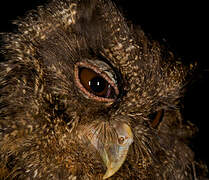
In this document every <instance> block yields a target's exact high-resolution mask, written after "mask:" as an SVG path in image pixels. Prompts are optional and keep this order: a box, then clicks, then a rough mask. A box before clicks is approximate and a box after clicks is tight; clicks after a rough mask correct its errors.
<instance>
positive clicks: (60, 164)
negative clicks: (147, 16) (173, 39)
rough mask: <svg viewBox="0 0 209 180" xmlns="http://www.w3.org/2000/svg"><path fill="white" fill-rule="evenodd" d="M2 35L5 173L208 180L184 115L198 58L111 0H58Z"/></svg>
mask: <svg viewBox="0 0 209 180" xmlns="http://www.w3.org/2000/svg"><path fill="white" fill-rule="evenodd" d="M15 23H16V24H17V25H18V30H17V31H16V32H13V33H6V34H3V36H2V39H3V45H2V47H1V53H2V54H3V55H4V61H1V63H0V179H18V180H19V179H31V180H33V179H34V180H41V179H50V180H102V179H109V180H111V179H112V180H116V179H118V180H119V179H120V180H129V179H140V180H162V179H164V180H191V179H195V180H196V179H197V178H203V176H204V173H201V172H202V171H201V167H202V166H203V165H201V164H200V163H199V162H197V161H196V160H195V155H194V152H193V151H192V149H191V148H190V147H189V142H190V140H191V137H192V136H193V135H194V133H195V132H196V130H197V128H196V127H195V126H194V125H193V124H192V123H190V122H188V121H186V120H184V119H183V117H182V113H181V108H182V101H181V99H182V97H183V94H184V91H185V87H186V84H187V82H188V81H189V79H190V78H191V75H192V73H193V72H194V71H195V64H190V65H185V64H183V63H182V62H181V61H180V60H179V59H178V58H176V56H175V55H174V54H173V53H172V52H170V51H169V50H168V49H167V48H166V47H164V46H163V45H161V44H159V43H158V42H156V41H154V40H152V39H150V38H149V37H147V36H146V34H145V33H144V32H143V30H142V29H141V28H140V27H139V26H136V25H134V24H132V23H131V22H130V21H128V20H127V19H126V18H125V17H124V15H123V13H122V12H121V11H120V10H119V9H118V7H117V6H116V5H115V4H114V2H112V1H110V0H52V1H51V2H49V3H48V4H46V5H43V6H40V7H38V8H37V10H34V11H31V12H29V13H28V14H27V15H26V17H25V18H24V19H20V20H17V21H15Z"/></svg>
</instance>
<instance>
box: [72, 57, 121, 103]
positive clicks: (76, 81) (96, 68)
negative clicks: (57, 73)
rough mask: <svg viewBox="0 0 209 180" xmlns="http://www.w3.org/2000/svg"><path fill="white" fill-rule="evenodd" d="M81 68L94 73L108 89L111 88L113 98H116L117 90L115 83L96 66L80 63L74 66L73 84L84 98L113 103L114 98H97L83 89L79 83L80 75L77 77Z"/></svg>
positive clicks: (84, 62) (86, 62) (85, 62)
mask: <svg viewBox="0 0 209 180" xmlns="http://www.w3.org/2000/svg"><path fill="white" fill-rule="evenodd" d="M81 68H87V69H89V70H91V71H93V72H95V73H96V74H98V76H99V77H101V78H103V79H104V80H105V81H106V82H107V83H108V87H109V86H111V88H112V89H113V90H114V94H115V96H118V94H119V90H118V87H117V85H116V83H115V82H114V81H113V80H112V79H111V78H110V77H109V76H108V75H107V73H105V71H103V70H101V69H100V68H98V67H97V66H95V65H93V64H92V63H90V62H88V61H82V62H78V63H76V64H75V70H74V71H75V83H76V85H77V87H79V89H80V90H81V92H82V93H83V94H84V95H85V96H87V98H90V99H93V100H96V101H100V102H114V101H115V98H106V97H100V96H97V95H95V94H93V93H91V92H90V91H89V90H87V89H86V88H85V87H84V85H83V84H82V83H81V80H80V75H79V74H80V69H81Z"/></svg>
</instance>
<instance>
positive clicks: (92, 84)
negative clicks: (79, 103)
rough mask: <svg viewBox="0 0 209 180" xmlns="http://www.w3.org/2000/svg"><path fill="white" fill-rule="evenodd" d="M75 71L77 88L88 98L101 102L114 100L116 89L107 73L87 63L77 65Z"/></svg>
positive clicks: (116, 93)
mask: <svg viewBox="0 0 209 180" xmlns="http://www.w3.org/2000/svg"><path fill="white" fill-rule="evenodd" d="M75 69H76V73H75V76H76V77H75V79H76V83H77V86H78V87H79V88H80V90H81V91H82V92H83V93H84V94H85V95H86V96H88V98H92V99H95V100H98V101H103V102H110V101H114V100H115V98H116V96H117V95H118V94H119V92H118V88H117V86H116V84H115V83H114V81H113V80H112V79H111V78H110V77H109V76H108V74H107V73H105V72H103V71H101V70H100V69H99V68H98V67H96V66H94V65H91V64H88V63H78V64H77V65H76V68H75Z"/></svg>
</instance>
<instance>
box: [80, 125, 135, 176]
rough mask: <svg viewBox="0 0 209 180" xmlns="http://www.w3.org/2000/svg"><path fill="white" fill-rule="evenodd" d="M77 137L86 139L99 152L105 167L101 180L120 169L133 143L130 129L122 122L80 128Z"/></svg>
mask: <svg viewBox="0 0 209 180" xmlns="http://www.w3.org/2000/svg"><path fill="white" fill-rule="evenodd" d="M79 137H80V138H81V139H82V137H83V138H84V139H85V138H88V141H90V143H91V144H92V145H93V146H94V147H95V148H96V150H97V151H98V152H99V154H100V156H101V158H102V160H103V162H104V164H105V166H106V167H107V170H106V173H105V175H104V176H103V179H107V178H109V177H111V176H112V175H114V174H115V173H116V172H117V171H118V170H119V169H120V167H121V166H122V165H123V163H124V161H125V160H126V157H127V154H128V150H129V147H130V145H131V144H132V142H133V133H132V131H131V128H130V126H129V125H127V124H126V123H124V122H112V123H111V122H99V123H95V124H92V125H91V126H88V127H85V128H81V130H80V134H79Z"/></svg>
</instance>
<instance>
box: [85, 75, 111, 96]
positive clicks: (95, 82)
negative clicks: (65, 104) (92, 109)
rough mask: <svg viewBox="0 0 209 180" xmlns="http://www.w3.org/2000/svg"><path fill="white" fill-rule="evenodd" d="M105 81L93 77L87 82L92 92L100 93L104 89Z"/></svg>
mask: <svg viewBox="0 0 209 180" xmlns="http://www.w3.org/2000/svg"><path fill="white" fill-rule="evenodd" d="M106 85H107V84H106V81H105V80H104V79H103V78H102V77H98V76H97V77H95V78H93V79H92V80H90V81H89V86H90V88H91V90H92V91H94V92H96V93H100V92H102V91H104V90H105V88H106Z"/></svg>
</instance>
